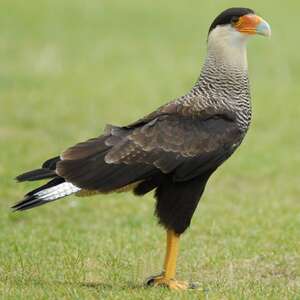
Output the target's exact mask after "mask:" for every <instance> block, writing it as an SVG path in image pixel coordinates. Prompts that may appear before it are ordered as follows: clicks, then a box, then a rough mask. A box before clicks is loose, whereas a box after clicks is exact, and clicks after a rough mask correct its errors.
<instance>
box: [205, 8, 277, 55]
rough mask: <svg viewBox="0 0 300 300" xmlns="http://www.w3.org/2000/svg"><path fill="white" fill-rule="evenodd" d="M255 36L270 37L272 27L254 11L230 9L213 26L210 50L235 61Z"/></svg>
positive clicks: (209, 39)
mask: <svg viewBox="0 0 300 300" xmlns="http://www.w3.org/2000/svg"><path fill="white" fill-rule="evenodd" d="M255 35H262V36H267V37H270V36H271V28H270V25H269V24H268V23H267V22H266V21H265V20H264V19H263V18H261V17H259V16H258V15H256V14H255V12H254V11H253V10H252V9H249V8H242V7H234V8H229V9H227V10H225V11H223V12H222V13H221V14H220V15H218V16H217V17H216V18H215V20H214V21H213V23H212V24H211V26H210V28H209V32H208V48H209V50H212V52H217V53H219V54H220V55H221V56H222V55H225V56H227V58H228V57H230V60H233V61H234V60H235V58H238V57H237V56H238V55H239V52H240V54H242V53H243V52H245V48H246V47H245V46H246V42H247V40H248V39H249V38H250V37H252V36H255ZM242 55H243V54H242Z"/></svg>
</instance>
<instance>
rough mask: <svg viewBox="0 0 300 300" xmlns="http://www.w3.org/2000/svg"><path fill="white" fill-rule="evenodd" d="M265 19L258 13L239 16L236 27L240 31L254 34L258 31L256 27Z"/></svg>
mask: <svg viewBox="0 0 300 300" xmlns="http://www.w3.org/2000/svg"><path fill="white" fill-rule="evenodd" d="M263 21H264V20H263V19H262V18H261V17H259V16H257V15H252V14H251V15H245V16H242V17H240V18H239V20H238V21H237V23H236V24H235V28H236V30H237V31H239V32H242V33H246V34H251V35H252V34H256V33H257V31H256V28H257V26H258V25H259V24H261V23H262V22H263Z"/></svg>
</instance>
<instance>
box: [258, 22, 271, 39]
mask: <svg viewBox="0 0 300 300" xmlns="http://www.w3.org/2000/svg"><path fill="white" fill-rule="evenodd" d="M256 33H257V34H260V35H263V36H266V37H271V35H272V30H271V27H270V25H269V24H268V22H266V21H265V20H262V21H261V22H260V23H259V24H258V25H257V26H256Z"/></svg>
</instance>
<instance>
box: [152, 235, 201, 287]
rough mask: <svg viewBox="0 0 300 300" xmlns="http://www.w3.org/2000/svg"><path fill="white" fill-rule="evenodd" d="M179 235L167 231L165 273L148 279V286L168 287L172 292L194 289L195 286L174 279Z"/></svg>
mask: <svg viewBox="0 0 300 300" xmlns="http://www.w3.org/2000/svg"><path fill="white" fill-rule="evenodd" d="M178 245H179V235H177V234H175V232H174V231H172V230H168V231H167V251H166V257H165V264H164V272H162V273H161V274H160V275H157V276H152V277H150V278H148V279H147V281H146V284H147V285H148V286H154V287H168V288H169V289H172V290H187V289H190V288H192V289H194V288H196V286H195V285H194V284H189V283H188V282H185V281H177V280H175V279H174V277H175V273H176V259H177V255H178Z"/></svg>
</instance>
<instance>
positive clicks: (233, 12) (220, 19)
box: [209, 7, 254, 32]
mask: <svg viewBox="0 0 300 300" xmlns="http://www.w3.org/2000/svg"><path fill="white" fill-rule="evenodd" d="M247 14H254V11H253V10H252V9H250V8H244V7H232V8H228V9H226V10H224V11H223V12H222V13H221V14H219V15H218V16H217V17H216V18H215V20H214V21H213V23H212V24H211V26H210V28H209V32H211V31H212V30H213V29H214V28H216V27H217V26H218V25H226V24H230V23H231V22H232V21H234V20H235V19H237V18H239V17H241V16H244V15H247Z"/></svg>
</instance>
